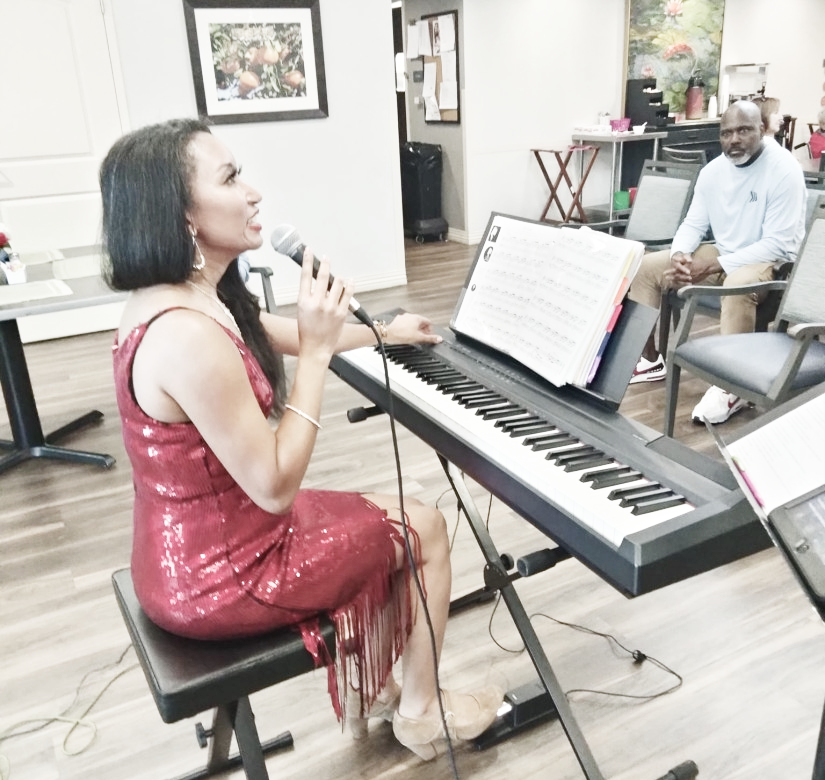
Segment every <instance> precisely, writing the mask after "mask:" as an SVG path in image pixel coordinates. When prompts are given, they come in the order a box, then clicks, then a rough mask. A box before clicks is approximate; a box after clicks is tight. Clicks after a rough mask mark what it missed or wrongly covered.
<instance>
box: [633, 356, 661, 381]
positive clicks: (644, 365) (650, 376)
mask: <svg viewBox="0 0 825 780" xmlns="http://www.w3.org/2000/svg"><path fill="white" fill-rule="evenodd" d="M665 376H667V366H666V365H665V359H664V358H663V357H662V356H661V355H657V356H656V360H645V358H643V357H640V358H639V362H638V363H637V364H636V368H635V369H633V376H632V377H631V378H630V384H631V385H633V384H636V383H637V382H658V381H659V380H661V379H664V378H665Z"/></svg>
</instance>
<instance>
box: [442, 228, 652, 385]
mask: <svg viewBox="0 0 825 780" xmlns="http://www.w3.org/2000/svg"><path fill="white" fill-rule="evenodd" d="M643 251H644V250H643V247H642V245H641V244H639V243H638V242H635V241H627V240H626V239H623V238H617V237H615V236H610V235H607V234H605V233H598V232H596V231H593V230H590V229H589V228H587V227H582V228H579V229H572V228H557V227H553V226H551V225H547V224H541V223H533V222H525V221H522V220H517V219H513V218H511V217H505V216H503V215H495V216H494V217H493V218H492V220H491V224H490V226H489V227H488V231H487V234H486V239H485V241H484V243H483V244H482V246H481V247H480V248H479V252H478V254H477V257H476V261H475V264H474V266H473V269H472V271H471V274H470V276H469V279H468V282H467V286H466V289H465V290H464V292H463V295H462V298H461V301H460V304H459V307H458V310H457V312H456V314H455V316H454V318H453V326H454V327H455V328H456V330H458V331H460V332H462V333H465V334H466V335H468V336H472V337H473V338H475V339H476V340H478V341H481V342H483V343H485V344H488V345H489V346H491V347H494V348H495V349H498V350H499V351H501V352H504V353H505V354H507V355H510V356H511V357H513V358H515V359H516V360H518V361H519V362H521V363H523V364H524V365H525V366H527V367H528V368H530V369H532V370H533V371H535V372H537V373H538V374H540V375H541V376H543V377H544V378H545V379H547V380H548V381H549V382H552V383H553V384H554V385H557V386H561V385H563V384H567V383H571V384H577V385H581V386H584V385H585V384H586V383H587V381H588V380H589V379H592V377H591V376H590V374H591V373H592V371H591V369H592V367H593V365H594V362H595V361H596V360H598V357H599V355H600V351H601V350H602V349H603V348H604V344H605V343H606V340H605V334H606V333H607V332H608V330H609V326H610V325H611V324H612V320H613V319H614V318H613V314H614V312H615V310H616V307H617V306H618V305H619V304H620V302H621V300H622V298H623V297H624V294H625V292H626V291H627V288H628V286H629V283H630V279H632V277H633V274H635V272H636V270H637V268H638V265H639V262H640V261H641V257H642V254H643Z"/></svg>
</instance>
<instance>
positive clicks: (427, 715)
mask: <svg viewBox="0 0 825 780" xmlns="http://www.w3.org/2000/svg"><path fill="white" fill-rule="evenodd" d="M367 498H368V499H369V500H370V501H372V502H373V503H374V504H376V505H377V506H380V507H381V508H382V509H384V511H386V512H387V516H388V517H391V518H393V519H398V518H399V517H400V513H399V510H398V499H397V498H396V497H392V496H383V495H382V496H367ZM404 510H405V512H406V514H407V520H408V522H409V525H410V527H411V528H413V529H415V531H416V533H417V534H418V537H419V540H420V542H421V566H420V568H419V576H420V578H421V581H422V584H423V586H424V588H425V591H426V594H427V609H428V611H429V615H430V623H431V624H432V632H433V636H432V638H431V636H430V629H429V626H428V625H427V621H426V618H425V616H424V610H423V608H422V607H421V605H420V604H419V598H418V593H417V590H416V589H415V587H414V586H413V592H412V605H413V625H412V631H411V633H410V636H409V637H408V639H407V644H406V646H405V648H404V655H403V658H402V660H403V674H404V676H403V680H402V682H401V701H400V703H399V705H398V715H400V716H402V720H404V721H406V722H407V726H406V727H410V726H411V727H412V728H413V730H414V731H416V727H417V725H418V724H419V723H420V724H421V725H424V724H429V723H431V722H433V721H434V722H436V723H437V725H436V727H435V729H436V730H435V731H434V732H433V733H432V734H430V735H428V736H427V737H426V738H424V739H422V741H424V742H432V740H433V739H435V738H439V737H440V735H441V725H440V723H441V706H440V703H439V699H438V690H437V687H436V682H435V670H436V668H437V666H438V663H439V661H440V659H441V648H442V646H443V644H444V631H445V629H446V626H447V617H448V615H449V611H450V586H451V582H452V571H451V567H450V543H449V538H448V535H447V527H446V523H445V521H444V516H443V515H442V514H441V512H439V511H438V510H437V509H435V508H432V507H428V506H426V505H424V504H422V503H421V502H420V501H417V500H415V499H406V498H405V500H404ZM397 563H398V568H399V569H401V568H403V567H406V566H408V559H407V553H406V550H404V549H401V548H400V547H399V550H398V555H397ZM433 639H434V641H435V657H433ZM502 697H503V691H500V690H499V689H498V688H496V687H495V686H488V688H486V689H485V690H483V691H481V692H479V694H478V695H469V694H450V696H449V701H445V705H444V706H445V709H448V710H449V711H450V712H451V713H452V718H451V722H452V724H453V725H452V727H453V729H454V731H455V734H456V735H457V736H458V738H459V739H471V738H473V737H475V736H478V734H480V733H481V732H482V731H483V730H484V729H485V728H487V726H489V725H490V723H492V721H493V719H494V718H495V714H496V710H497V709H498V707H499V705H500V704H501V701H502ZM406 727H405V728H406ZM395 728H396V736H398V724H397V723H396V724H395ZM462 734H468V736H461V735H462ZM399 739H400V737H399ZM416 741H418V739H417V737H413V738H412V742H416ZM402 742H404V744H406V745H407V747H410V748H411V749H413V750H415V751H416V752H418V753H419V755H425V757H431V756H430V754H429V752H428V751H429V749H430V748H429V747H425V748H424V753H421V752H419V750H418V749H416V747H414V746H413V745H411V744H410V743H409V742H405V741H404V740H403V739H402Z"/></svg>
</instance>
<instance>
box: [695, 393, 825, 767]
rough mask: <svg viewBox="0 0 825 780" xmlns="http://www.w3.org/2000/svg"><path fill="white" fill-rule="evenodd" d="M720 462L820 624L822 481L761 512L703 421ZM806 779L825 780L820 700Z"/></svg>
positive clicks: (824, 573)
mask: <svg viewBox="0 0 825 780" xmlns="http://www.w3.org/2000/svg"><path fill="white" fill-rule="evenodd" d="M823 394H825V385H817V386H816V387H813V388H811V389H810V390H808V391H806V392H804V393H802V394H800V395H798V396H796V397H795V398H794V399H792V400H791V401H788V402H787V403H785V404H782V405H781V406H778V407H776V408H775V409H772V410H771V411H770V412H768V413H767V414H765V415H763V416H761V417H760V418H759V419H758V420H755V421H754V422H752V423H750V424H748V425H747V426H745V427H744V428H742V429H741V430H740V431H739V432H738V434H737V436H736V437H735V438H732V440H731V444H732V443H733V442H735V441H738V440H739V439H742V438H743V437H745V436H747V435H748V434H750V433H753V432H754V431H757V430H759V429H760V428H762V427H763V426H765V425H767V424H769V423H771V422H774V421H775V420H778V419H780V418H782V417H783V416H784V415H786V414H787V413H788V412H791V411H793V410H794V409H798V408H799V407H801V406H803V405H804V404H806V403H808V402H810V401H812V400H814V399H817V398H819V397H820V396H822V395H823ZM705 426H706V427H707V429H708V430H709V431H710V434H711V436H712V437H713V439H714V441H715V442H716V445H717V447H718V448H719V451H720V452H721V454H722V457H723V458H724V459H725V463H727V465H728V466H729V468H730V470H731V472H732V473H733V476H734V477H735V479H736V481H737V483H738V484H739V487H740V488H741V489H742V492H743V493H744V495H745V497H746V498H747V499H748V502H749V503H750V504H751V506H752V507H753V510H754V513H755V514H756V516H757V517H758V518H759V520H760V521H761V523H762V525H763V527H764V528H765V531H766V533H767V534H768V537H769V538H770V540H771V542H772V543H773V545H774V546H775V547H776V548H777V549H778V550H779V551H780V553H782V557H783V558H784V560H785V562H786V563H787V564H788V567H789V568H790V569H791V572H792V573H793V575H794V578H795V579H796V581H797V582H798V583H799V586H800V587H801V588H802V591H803V593H804V594H805V596H806V597H807V598H808V601H810V603H811V604H812V606H813V607H814V609H815V610H816V612H817V614H818V615H819V617H820V619H821V620H822V621H823V622H825V483H823V484H822V485H820V486H819V487H816V488H814V489H813V490H810V491H808V492H807V493H804V494H803V495H801V496H798V497H796V498H794V499H793V500H791V501H789V502H787V503H785V504H783V505H781V506H778V507H776V508H774V509H771V510H770V511H766V510H765V508H764V507H763V506H762V502H761V501H760V499H759V496H758V495H757V492H756V489H755V488H756V486H754V485H753V484H752V483H751V482H750V481H749V479H748V478H747V477H746V476H745V474H744V473H743V471H742V470H741V469H740V468H739V466H738V465H737V463H736V461H735V459H734V457H733V455H732V454H731V452H730V449H729V445H728V444H726V443H725V442H724V441H723V440H722V438H721V437H720V436H719V434H718V433H717V431H716V429H715V428H714V427H713V425H711V424H710V423H708V422H707V421H705ZM811 778H812V780H825V702H824V703H823V710H822V718H821V720H820V726H819V738H818V740H817V746H816V753H815V755H814V767H813V774H812V775H811Z"/></svg>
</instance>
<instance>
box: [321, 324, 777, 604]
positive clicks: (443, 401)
mask: <svg viewBox="0 0 825 780" xmlns="http://www.w3.org/2000/svg"><path fill="white" fill-rule="evenodd" d="M439 332H440V333H441V335H442V336H443V337H444V342H443V343H441V344H438V345H435V346H404V347H387V354H388V356H389V358H390V362H389V366H388V369H389V376H390V386H391V391H392V406H393V411H394V414H395V417H396V419H397V421H398V422H399V423H400V424H402V425H404V426H405V427H406V428H408V429H409V430H410V431H411V432H412V433H414V434H415V435H416V436H418V437H419V438H420V439H422V440H423V441H424V442H426V443H427V444H428V445H429V446H431V447H432V448H433V449H435V450H436V451H437V452H438V453H440V454H441V455H442V456H443V457H445V458H446V459H447V460H448V461H450V462H452V463H454V464H455V465H456V466H458V467H459V468H460V469H461V470H462V471H464V472H465V473H466V474H468V475H469V476H470V477H471V478H472V479H474V480H475V481H476V482H478V483H479V484H480V485H482V486H483V487H484V488H485V489H487V490H489V491H491V492H492V493H493V494H494V495H495V496H497V497H498V498H499V499H501V500H502V501H503V502H504V503H505V504H507V505H508V506H509V507H511V508H512V509H513V510H514V511H515V512H516V513H517V514H519V515H520V516H521V517H523V518H525V519H526V520H528V521H529V522H530V523H532V524H533V525H534V526H536V527H537V528H538V529H540V530H541V531H543V532H544V533H545V534H547V536H549V537H550V538H551V539H552V540H553V541H554V542H555V543H556V544H558V545H559V546H560V547H562V548H564V549H565V550H567V551H568V552H569V553H571V554H572V555H573V556H575V557H576V558H578V559H579V560H580V561H582V562H583V563H585V564H586V565H587V566H589V567H590V568H591V569H593V570H594V571H595V572H596V573H597V574H599V575H600V576H601V577H602V578H604V579H605V580H606V581H607V582H609V583H610V584H611V585H613V586H614V587H615V588H617V589H618V590H619V591H621V592H622V593H624V594H625V595H628V596H637V595H640V594H642V593H646V592H649V591H651V590H655V589H656V588H660V587H663V586H665V585H669V584H671V583H673V582H677V581H679V580H682V579H686V578H687V577H691V576H693V575H695V574H699V573H701V572H704V571H708V570H710V569H712V568H715V567H716V566H720V565H723V564H725V563H729V562H731V561H734V560H736V559H738V558H741V557H744V556H746V555H749V554H751V553H753V552H756V551H758V550H761V549H764V548H766V547H768V546H769V545H770V540H769V539H768V537H767V535H766V534H765V532H764V530H763V529H762V527H761V525H760V523H759V522H758V520H757V518H756V517H755V515H754V514H753V511H752V510H751V508H750V506H749V505H748V503H747V501H746V499H745V498H744V496H743V495H742V493H741V491H740V490H739V489H738V487H737V485H736V483H735V480H734V479H733V477H732V476H731V474H730V472H729V471H728V470H727V469H726V468H725V467H724V465H723V464H721V463H717V462H716V461H714V460H712V459H711V458H709V457H707V456H705V455H702V454H701V453H697V452H695V451H693V450H691V449H690V448H688V447H685V446H684V445H682V444H680V443H679V442H677V441H676V440H674V439H672V438H668V437H665V436H663V435H662V434H660V433H658V432H656V431H654V430H652V429H650V428H647V427H646V426H644V425H641V424H639V423H638V422H636V421H634V420H631V419H629V418H626V417H624V416H623V415H621V414H620V413H619V412H618V411H615V410H614V409H610V408H606V407H605V405H604V404H600V403H599V402H598V400H596V399H594V398H591V397H589V396H588V395H587V393H586V392H584V391H581V390H579V389H577V388H574V387H570V386H565V387H562V388H556V387H554V386H552V385H550V384H549V383H547V382H545V381H543V380H542V379H540V378H539V377H538V376H536V375H535V374H533V373H532V372H530V371H529V370H527V369H525V368H524V367H523V366H521V365H520V364H518V363H516V362H515V361H510V360H508V359H507V358H506V357H505V356H502V355H501V354H500V353H498V352H496V351H493V350H488V349H486V348H484V347H483V346H481V345H476V343H475V342H470V341H464V340H461V341H459V340H457V339H456V338H455V336H454V334H453V333H451V332H445V331H439ZM331 368H332V370H333V371H334V372H335V373H336V374H337V375H338V376H340V377H341V378H342V379H343V380H344V381H346V382H347V383H348V384H350V385H351V386H352V387H354V388H355V389H356V390H358V391H359V392H361V393H362V394H363V395H364V396H365V397H366V398H368V399H369V400H370V401H371V402H372V403H374V404H375V405H376V406H378V407H380V408H382V409H384V410H385V411H386V410H387V408H388V405H389V400H388V397H387V391H386V387H385V377H384V366H383V362H382V359H381V355H380V353H379V352H378V351H377V350H376V349H375V348H371V347H370V348H364V349H358V350H352V351H350V352H345V353H341V354H339V355H336V356H335V357H334V358H333V361H332V363H331Z"/></svg>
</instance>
